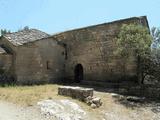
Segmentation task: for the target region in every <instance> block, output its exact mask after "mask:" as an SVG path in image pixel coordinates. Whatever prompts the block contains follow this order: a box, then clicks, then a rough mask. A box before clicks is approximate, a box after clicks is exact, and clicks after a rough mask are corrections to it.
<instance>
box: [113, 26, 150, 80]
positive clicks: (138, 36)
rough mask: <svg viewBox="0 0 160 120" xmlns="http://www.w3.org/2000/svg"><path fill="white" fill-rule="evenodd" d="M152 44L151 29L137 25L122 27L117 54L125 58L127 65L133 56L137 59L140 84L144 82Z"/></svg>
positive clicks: (118, 38) (117, 41)
mask: <svg viewBox="0 0 160 120" xmlns="http://www.w3.org/2000/svg"><path fill="white" fill-rule="evenodd" d="M151 43H152V37H151V35H150V32H149V29H148V28H146V27H144V26H141V25H136V24H129V25H127V24H124V25H122V27H121V29H120V33H119V35H118V37H117V40H116V44H117V50H116V54H118V55H120V56H121V57H122V58H123V61H124V63H125V64H126V63H127V59H128V58H129V57H130V56H131V55H134V56H135V57H136V58H137V67H138V68H137V76H138V80H139V82H140V83H143V81H144V77H145V75H144V73H145V72H144V69H143V68H144V66H145V65H144V64H145V60H146V59H147V58H148V57H149V55H150V46H151ZM125 64H124V66H125Z"/></svg>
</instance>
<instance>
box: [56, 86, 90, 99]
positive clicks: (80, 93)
mask: <svg viewBox="0 0 160 120" xmlns="http://www.w3.org/2000/svg"><path fill="white" fill-rule="evenodd" d="M58 94H59V95H65V96H70V97H72V98H76V99H79V100H82V101H84V100H85V99H86V98H87V97H88V96H93V88H82V87H71V86H61V87H59V88H58Z"/></svg>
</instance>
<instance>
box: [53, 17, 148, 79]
mask: <svg viewBox="0 0 160 120" xmlns="http://www.w3.org/2000/svg"><path fill="white" fill-rule="evenodd" d="M131 23H132V24H133V23H137V24H142V25H144V26H146V27H148V22H147V19H146V17H138V18H137V17H135V18H130V19H125V20H119V21H115V22H111V23H106V24H100V25H96V26H90V27H86V28H82V29H77V30H71V31H67V32H64V33H60V34H57V35H53V38H54V39H56V40H58V41H59V42H61V43H64V44H65V48H66V51H67V54H66V61H65V76H66V80H71V81H74V76H75V73H74V70H75V66H76V65H77V64H81V65H82V66H83V72H84V78H83V82H85V81H99V82H105V81H112V82H113V81H116V82H117V80H120V79H123V80H124V78H127V79H130V78H135V77H136V69H137V64H136V58H135V57H134V56H131V57H130V59H129V60H128V61H127V62H126V67H125V68H124V64H123V62H124V61H123V59H120V58H118V57H116V56H115V55H114V50H115V49H116V46H115V42H116V41H115V37H116V36H117V35H118V33H119V30H120V28H121V26H122V25H123V24H131ZM124 73H126V74H124Z"/></svg>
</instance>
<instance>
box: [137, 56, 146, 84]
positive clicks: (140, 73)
mask: <svg viewBox="0 0 160 120" xmlns="http://www.w3.org/2000/svg"><path fill="white" fill-rule="evenodd" d="M137 59H138V60H137V77H138V83H139V84H143V83H144V77H143V71H142V66H141V58H140V56H138V58H137Z"/></svg>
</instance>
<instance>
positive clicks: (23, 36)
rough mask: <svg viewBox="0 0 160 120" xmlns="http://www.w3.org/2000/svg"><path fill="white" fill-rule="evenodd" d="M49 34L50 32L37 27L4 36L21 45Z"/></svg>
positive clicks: (16, 44)
mask: <svg viewBox="0 0 160 120" xmlns="http://www.w3.org/2000/svg"><path fill="white" fill-rule="evenodd" d="M49 36H50V35H49V34H47V33H45V32H42V31H40V30H36V29H27V30H22V31H19V32H14V33H9V34H5V35H4V37H5V38H6V39H8V41H10V42H11V43H12V44H13V45H15V46H20V45H23V44H25V43H29V42H33V41H36V40H40V39H42V38H47V37H49Z"/></svg>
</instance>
